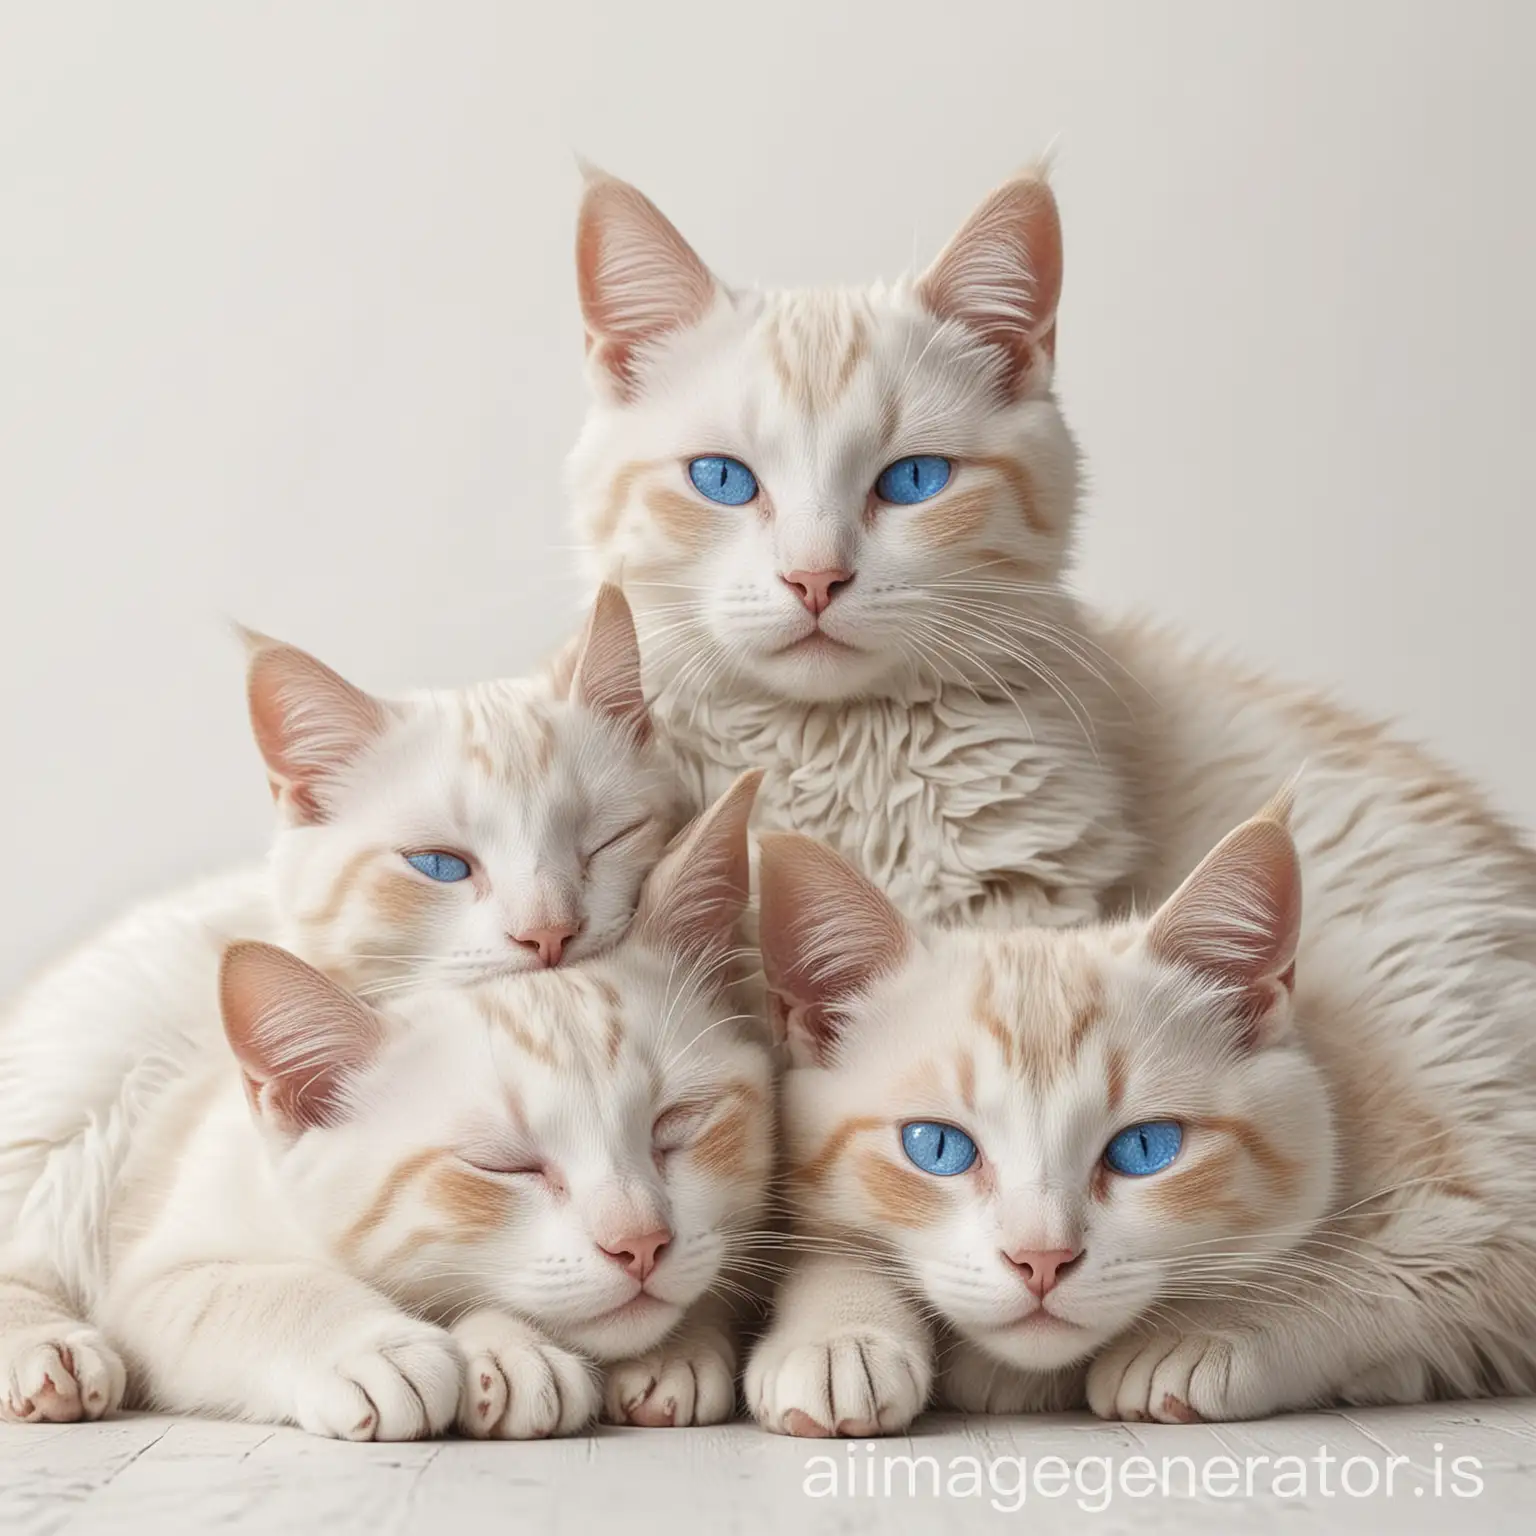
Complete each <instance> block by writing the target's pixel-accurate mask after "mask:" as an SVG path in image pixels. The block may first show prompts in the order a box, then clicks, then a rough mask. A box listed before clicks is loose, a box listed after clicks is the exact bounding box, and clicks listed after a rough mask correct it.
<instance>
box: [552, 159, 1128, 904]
mask: <svg viewBox="0 0 1536 1536" xmlns="http://www.w3.org/2000/svg"><path fill="white" fill-rule="evenodd" d="M577 267H578V277H579V283H580V293H581V300H582V309H583V314H584V316H585V320H586V327H587V333H588V350H589V373H590V376H591V380H592V384H593V392H594V399H593V403H592V406H591V410H590V412H589V414H588V417H587V420H586V424H585V427H584V429H583V431H582V434H581V438H580V440H579V442H578V444H577V446H576V449H575V451H574V453H573V455H572V458H571V464H570V480H571V487H572V492H573V498H574V503H575V509H576V520H577V527H578V529H579V531H580V532H581V534H582V536H583V537H584V538H585V539H586V541H587V543H588V547H589V550H590V554H591V559H592V562H593V565H594V568H595V570H596V572H597V573H598V574H599V575H601V576H603V577H604V578H606V579H609V580H612V581H618V582H622V584H623V586H624V588H625V590H626V592H627V593H628V594H629V597H630V600H631V602H632V603H633V604H634V606H635V611H636V617H637V621H638V622H639V624H640V627H641V631H642V637H643V639H644V641H645V646H644V650H645V667H646V683H647V693H648V695H649V696H650V697H651V702H652V709H653V712H654V714H655V717H656V720H657V725H658V729H660V730H661V731H662V732H663V733H664V734H665V735H666V736H667V737H668V739H669V742H670V744H671V745H672V747H673V748H674V750H675V751H676V752H677V754H678V756H679V758H680V760H681V763H682V766H683V768H684V771H685V772H686V773H687V774H688V775H689V777H690V781H691V783H692V787H693V790H694V794H695V796H696V798H702V797H705V796H708V795H711V794H716V793H718V792H719V791H720V789H721V788H722V787H723V785H724V784H725V783H727V782H729V780H730V779H731V777H733V776H734V775H735V774H736V773H738V772H740V771H742V770H743V769H745V768H748V767H760V768H763V769H765V770H767V773H768V778H767V780H766V781H765V783H764V788H763V802H762V807H761V818H762V821H763V823H764V825H768V826H774V827H779V828H786V829H795V830H799V831H803V832H806V833H809V834H811V835H814V836H815V837H817V838H819V839H820V840H821V841H823V842H825V843H827V844H828V845H829V846H831V847H834V848H837V849H838V850H839V851H841V852H842V853H843V854H845V855H846V856H847V857H849V858H850V859H852V860H854V862H855V863H857V864H858V865H859V867H860V868H861V869H863V870H864V872H865V873H866V874H868V875H869V876H870V877H871V878H873V879H874V880H876V881H877V882H878V883H879V884H880V885H881V886H882V887H883V888H884V889H885V890H887V891H888V892H889V893H890V894H891V896H892V897H893V898H894V899H895V900H896V901H897V902H898V904H899V905H900V906H901V907H902V908H903V910H905V911H906V912H908V913H909V914H910V915H912V916H913V917H917V918H924V919H943V920H953V921H966V922H983V923H991V924H1003V925H1006V924H1008V923H1012V922H1022V921H1030V922H1047V923H1058V922H1073V921H1078V920H1081V919H1083V918H1086V917H1091V916H1093V915H1095V914H1096V913H1097V912H1098V910H1099V905H1100V898H1101V896H1102V894H1103V893H1104V892H1105V891H1106V890H1109V889H1111V888H1113V887H1115V886H1117V885H1118V884H1119V883H1120V882H1121V881H1122V880H1123V879H1124V877H1125V876H1126V875H1127V874H1128V872H1129V871H1130V869H1131V866H1132V863H1133V860H1134V854H1135V840H1134V838H1133V837H1132V836H1131V834H1130V832H1129V829H1128V810H1127V806H1126V803H1125V798H1124V795H1123V793H1122V790H1121V785H1120V782H1119V777H1118V769H1117V759H1118V755H1119V736H1120V733H1121V731H1122V729H1123V727H1124V725H1125V723H1126V719H1127V713H1126V710H1125V708H1124V707H1123V705H1122V702H1121V700H1120V698H1119V697H1118V690H1119V689H1122V688H1123V686H1124V679H1123V678H1120V677H1118V676H1117V675H1116V669H1115V668H1114V666H1113V665H1112V664H1110V663H1108V662H1107V661H1106V660H1105V658H1103V657H1102V656H1101V655H1100V654H1099V653H1098V651H1097V649H1096V646H1095V643H1094V642H1093V641H1092V640H1091V639H1090V638H1088V636H1087V634H1086V632H1085V626H1084V623H1083V620H1082V617H1081V615H1080V614H1079V613H1078V611H1077V608H1076V605H1075V604H1074V602H1073V600H1072V599H1071V597H1070V596H1069V595H1068V594H1067V592H1066V590H1065V588H1064V586H1063V584H1062V579H1063V573H1064V571H1065V569H1066V566H1067V563H1068V560H1069V556H1070V553H1071V547H1072V539H1073V532H1074V524H1075V520H1076V514H1077V490H1078V475H1077V455H1076V449H1075V447H1074V445H1073V442H1072V438H1071V435H1070V433H1069V432H1068V430H1067V427H1066V424H1065V422H1064V421H1063V419H1062V415H1061V412H1060V410H1059V408H1058V406H1057V403H1056V399H1055V397H1054V394H1053V393H1052V385H1051V380H1052V371H1053V365H1054V352H1055V315H1056V301H1057V295H1058V290H1059V287H1060V278H1061V231H1060V225H1059V222H1058V219H1057V214H1056V206H1055V202H1054V200H1053V198H1052V196H1051V193H1050V191H1049V189H1048V188H1047V186H1046V185H1045V182H1044V181H1043V180H1042V179H1040V178H1039V177H1037V176H1034V175H1031V176H1025V177H1021V178H1020V179H1018V180H1015V181H1013V182H1010V183H1008V184H1007V185H1006V186H1004V187H1002V188H1000V189H999V190H998V191H997V192H996V193H994V194H993V196H992V197H990V198H989V199H988V200H987V201H986V202H985V203H983V205H982V206H981V207H980V208H979V209H978V210H977V212H976V213H975V214H974V215H973V217H972V218H971V220H970V221H969V222H968V223H967V224H966V225H965V227H964V228H963V229H962V230H961V231H960V233H959V234H958V235H957V236H956V237H955V239H954V240H953V241H952V242H951V243H950V245H949V247H948V248H947V250H946V251H945V252H944V253H943V254H942V255H941V256H940V257H939V258H938V260H937V261H935V262H934V264H933V265H932V266H931V267H930V268H929V270H928V271H927V272H926V273H925V274H924V275H923V276H922V277H921V278H920V279H918V280H917V281H915V282H901V283H898V284H896V285H894V286H890V287H887V286H882V285H876V286H874V287H871V288H868V289H862V290H858V291H846V292H845V291H832V290H806V291H796V292H786V293H766V292H758V291H755V290H733V289H729V288H727V287H726V286H725V285H724V284H722V283H721V282H719V281H718V280H717V279H716V278H715V277H714V276H713V275H712V274H711V273H710V272H709V270H708V269H707V268H706V267H705V266H704V264H703V263H702V262H701V261H700V260H699V258H698V257H697V256H696V255H695V254H694V252H693V251H692V250H691V248H690V247H689V246H688V244H687V243H686V241H684V239H683V238H682V236H681V235H680V234H678V232H677V231H676V230H675V229H674V228H673V226H672V225H671V224H670V223H668V222H667V220H666V219H665V218H664V217H663V216H662V214H661V213H660V212H659V211H658V210H657V209H656V208H655V207H654V206H653V205H652V204H651V203H650V202H649V201H648V200H647V199H646V198H645V197H643V196H642V195H641V194H640V193H639V192H637V191H636V190H635V189H634V188H633V187H630V186H628V185H626V184H625V183H623V182H620V181H616V180H613V179H611V178H609V177H606V176H602V175H600V174H597V173H593V174H592V176H591V177H590V179H589V183H588V187H587V191H586V196H585V199H584V201H583V204H582V209H581V217H580V223H579V230H578V240H577ZM913 453H934V454H942V455H945V456H947V457H949V458H950V459H952V460H953V461H954V465H955V471H954V474H953V477H952V478H951V480H950V482H949V484H948V486H947V487H946V488H945V489H944V490H943V491H942V492H941V494H940V495H938V496H937V497H935V498H934V499H933V500H932V501H931V502H928V503H925V504H923V505H920V506H893V505H887V504H884V503H882V502H881V501H880V500H879V498H878V497H877V496H876V494H875V492H874V490H873V486H874V484H875V482H876V479H877V477H878V476H879V474H880V471H881V470H882V469H883V468H884V467H885V466H886V465H887V464H889V463H890V462H891V461H893V460H895V459H897V458H900V457H902V456H904V455H908V454H913ZM701 454H727V455H731V456H733V457H736V458H739V459H741V460H743V461H744V462H745V463H747V464H748V465H749V466H750V467H751V468H752V469H753V471H754V472H755V473H756V476H757V479H758V482H759V484H760V487H761V490H760V493H759V495H758V496H757V498H756V499H755V500H754V501H753V502H752V503H751V504H749V505H746V506H739V507H725V506H719V505H716V504H714V503H712V502H710V501H708V500H706V499H705V498H704V497H703V496H702V495H701V494H700V493H699V492H698V491H697V490H696V489H695V488H694V486H693V485H692V483H691V481H690V479H689V475H688V464H689V461H690V460H691V459H692V458H693V457H695V456H696V455H701ZM830 568H838V569H840V570H843V571H845V572H852V573H853V579H852V581H851V583H847V582H845V583H844V584H843V586H842V589H841V590H840V591H839V593H838V595H837V596H836V598H835V600H834V601H833V602H832V603H831V604H830V605H829V606H828V607H827V609H826V611H825V612H824V613H823V614H822V615H821V616H820V619H819V621H818V620H815V619H813V618H812V617H811V616H810V615H809V614H808V612H807V610H806V608H805V607H804V606H802V603H801V601H800V600H799V599H798V598H797V597H796V596H795V595H794V592H793V590H792V589H791V586H790V585H789V583H788V581H787V580H786V578H787V576H788V575H789V574H790V573H793V572H795V571H801V570H813V571H814V570H825V569H830ZM834 642H836V643H834Z"/></svg>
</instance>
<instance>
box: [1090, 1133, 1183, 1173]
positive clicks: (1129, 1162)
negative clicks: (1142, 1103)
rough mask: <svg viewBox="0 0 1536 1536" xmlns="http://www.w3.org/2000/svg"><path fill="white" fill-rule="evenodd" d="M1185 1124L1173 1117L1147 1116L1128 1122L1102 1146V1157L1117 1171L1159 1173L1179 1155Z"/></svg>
mask: <svg viewBox="0 0 1536 1536" xmlns="http://www.w3.org/2000/svg"><path fill="white" fill-rule="evenodd" d="M1183 1145H1184V1128H1183V1127H1182V1126H1181V1125H1180V1124H1179V1123H1178V1121H1176V1120H1148V1121H1147V1122H1146V1123H1145V1124H1144V1125H1128V1126H1126V1128H1125V1129H1124V1130H1123V1131H1121V1132H1120V1134H1119V1135H1118V1136H1116V1137H1115V1138H1114V1140H1113V1141H1111V1142H1110V1144H1109V1145H1108V1146H1107V1147H1105V1148H1104V1161H1105V1162H1106V1163H1108V1164H1109V1166H1110V1167H1111V1168H1113V1169H1114V1170H1115V1172H1116V1173H1123V1174H1126V1175H1128V1176H1129V1177H1130V1178H1133V1179H1139V1178H1143V1177H1145V1176H1146V1175H1147V1174H1149V1173H1161V1172H1162V1171H1163V1169H1164V1168H1166V1167H1167V1166H1168V1164H1169V1163H1171V1162H1172V1161H1173V1160H1174V1158H1176V1157H1177V1156H1178V1155H1179V1148H1180V1147H1182V1146H1183Z"/></svg>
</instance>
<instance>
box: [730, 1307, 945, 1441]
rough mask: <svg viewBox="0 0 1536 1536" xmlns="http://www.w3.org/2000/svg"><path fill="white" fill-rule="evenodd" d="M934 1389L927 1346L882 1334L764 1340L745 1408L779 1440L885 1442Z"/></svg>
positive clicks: (752, 1371) (750, 1367)
mask: <svg viewBox="0 0 1536 1536" xmlns="http://www.w3.org/2000/svg"><path fill="white" fill-rule="evenodd" d="M932 1385H933V1362H932V1360H931V1358H930V1355H929V1351H928V1348H927V1346H926V1345H921V1346H917V1345H913V1344H910V1343H907V1342H905V1341H904V1340H901V1339H898V1338H895V1337H893V1336H892V1335H890V1334H883V1333H873V1332H870V1333H849V1334H843V1335H841V1336H840V1337H837V1338H833V1339H828V1340H827V1341H826V1342H825V1343H821V1344H800V1343H796V1342H794V1341H793V1340H788V1339H780V1338H776V1337H775V1336H774V1335H773V1334H769V1335H768V1337H767V1338H765V1339H764V1340H763V1341H762V1342H761V1343H760V1344H759V1345H758V1346H757V1349H756V1350H755V1351H754V1352H753V1355H752V1359H751V1361H750V1363H749V1364H748V1366H747V1377H746V1389H747V1405H748V1406H749V1407H750V1408H751V1410H752V1412H753V1414H755V1415H756V1417H757V1420H758V1422H759V1423H760V1424H762V1426H763V1427H764V1428H765V1429H771V1430H773V1431H774V1433H775V1434H781V1435H807V1436H811V1437H813V1438H822V1437H825V1436H828V1435H852V1436H863V1435H890V1434H898V1433H900V1432H901V1431H902V1430H904V1429H905V1428H906V1427H907V1426H908V1425H909V1424H910V1423H911V1422H912V1420H913V1419H915V1418H916V1417H917V1415H918V1414H919V1413H921V1412H922V1409H923V1405H924V1404H925V1403H926V1402H927V1401H928V1391H929V1388H930V1387H931V1386H932Z"/></svg>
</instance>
